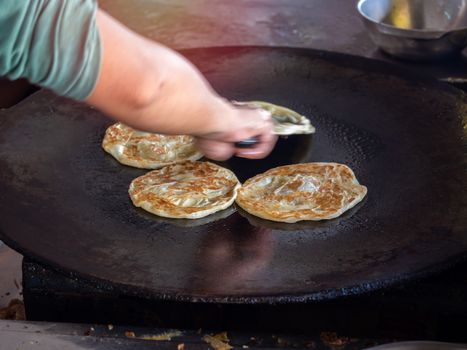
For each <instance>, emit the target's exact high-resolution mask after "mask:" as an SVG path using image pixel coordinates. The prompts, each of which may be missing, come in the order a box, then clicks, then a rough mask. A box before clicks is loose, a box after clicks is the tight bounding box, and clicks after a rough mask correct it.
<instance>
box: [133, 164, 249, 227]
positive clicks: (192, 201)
mask: <svg viewBox="0 0 467 350" xmlns="http://www.w3.org/2000/svg"><path fill="white" fill-rule="evenodd" d="M239 187H240V182H239V181H238V179H237V177H236V176H235V174H234V173H233V172H231V171H230V170H228V169H225V168H223V167H220V166H218V165H216V164H213V163H209V162H198V161H186V162H183V163H179V164H171V165H167V166H165V167H163V168H161V169H158V170H153V171H150V172H149V173H147V174H145V175H143V176H140V177H138V178H136V179H134V180H133V181H132V182H131V185H130V189H129V194H130V198H131V200H132V201H133V204H134V205H135V206H137V207H141V208H143V209H144V210H147V211H148V212H150V213H153V214H156V215H159V216H164V217H168V218H185V219H198V218H202V217H204V216H207V215H209V214H212V213H215V212H217V211H220V210H222V209H226V208H227V207H229V206H230V205H231V204H232V203H233V202H234V201H235V198H236V197H237V190H238V188H239Z"/></svg>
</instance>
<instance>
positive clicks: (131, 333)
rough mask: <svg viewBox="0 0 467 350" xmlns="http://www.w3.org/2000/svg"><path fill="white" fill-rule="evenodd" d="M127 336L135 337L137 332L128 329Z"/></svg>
mask: <svg viewBox="0 0 467 350" xmlns="http://www.w3.org/2000/svg"><path fill="white" fill-rule="evenodd" d="M125 337H127V338H134V337H136V334H135V332H130V331H126V332H125Z"/></svg>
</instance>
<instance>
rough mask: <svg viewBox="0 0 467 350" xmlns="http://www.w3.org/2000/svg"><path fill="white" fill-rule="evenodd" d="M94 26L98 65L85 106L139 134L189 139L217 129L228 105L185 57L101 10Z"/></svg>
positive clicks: (228, 108)
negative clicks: (99, 56)
mask: <svg viewBox="0 0 467 350" xmlns="http://www.w3.org/2000/svg"><path fill="white" fill-rule="evenodd" d="M97 25H98V29H99V34H100V38H101V45H102V62H101V71H100V74H99V79H98V81H97V84H96V87H95V89H94V91H93V93H92V94H91V95H90V96H89V98H88V100H87V101H88V102H89V103H91V104H93V105H95V106H96V107H98V108H99V109H101V110H103V111H104V112H106V113H107V114H108V115H110V116H112V117H113V118H117V119H119V120H121V121H123V122H124V123H127V124H128V125H131V126H133V127H135V128H139V129H143V130H148V131H154V132H161V133H168V134H170V133H186V134H192V135H197V134H200V133H203V134H205V133H207V132H216V131H217V129H218V128H219V126H218V125H217V124H218V120H219V118H217V117H218V113H219V112H222V111H223V110H225V111H226V114H228V112H229V111H230V107H227V103H226V102H224V101H223V100H222V99H220V98H219V97H218V96H217V95H216V94H215V93H214V92H213V91H212V90H211V88H210V87H209V85H208V84H206V83H205V81H204V78H203V77H202V76H201V75H200V74H198V73H197V71H196V70H195V69H193V67H191V65H190V64H189V63H188V62H187V61H186V60H185V59H183V58H182V57H181V56H179V55H178V54H176V53H174V52H173V51H171V50H169V49H167V48H165V47H164V46H162V45H159V44H157V43H154V42H151V41H149V40H147V39H145V38H143V37H141V36H139V35H137V34H135V33H133V32H131V31H129V30H128V29H126V28H125V27H124V26H122V25H121V24H120V23H118V22H117V21H115V20H113V19H112V18H111V17H110V16H108V15H106V14H105V13H104V12H102V11H99V12H98V14H97ZM194 75H195V76H194ZM187 116H190V118H187ZM214 116H217V117H214ZM226 118H228V115H226Z"/></svg>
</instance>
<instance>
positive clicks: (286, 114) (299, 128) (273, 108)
mask: <svg viewBox="0 0 467 350" xmlns="http://www.w3.org/2000/svg"><path fill="white" fill-rule="evenodd" d="M232 103H233V104H234V105H235V106H237V107H245V108H252V109H263V110H265V111H268V112H269V113H271V118H272V122H273V124H274V133H275V134H276V135H292V134H313V133H314V132H315V131H316V129H315V127H314V126H313V125H311V123H310V121H309V120H308V118H307V117H305V116H304V115H301V114H298V113H297V112H295V111H293V110H291V109H290V108H286V107H283V106H279V105H275V104H272V103H269V102H264V101H247V102H239V101H232Z"/></svg>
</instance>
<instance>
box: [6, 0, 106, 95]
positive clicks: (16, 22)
mask: <svg viewBox="0 0 467 350" xmlns="http://www.w3.org/2000/svg"><path fill="white" fill-rule="evenodd" d="M96 11H97V3H96V1H95V0H0V76H6V77H8V78H9V79H18V78H26V79H28V80H29V81H30V82H31V83H34V84H37V85H40V86H43V87H46V88H49V89H51V90H53V91H55V92H56V93H57V94H59V95H65V96H69V97H71V98H74V99H79V100H82V99H85V98H86V97H87V96H89V95H90V94H91V92H92V91H93V89H94V86H95V84H96V81H97V78H98V75H99V68H100V61H101V43H100V39H99V33H98V30H97V26H96V20H95V17H96Z"/></svg>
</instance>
